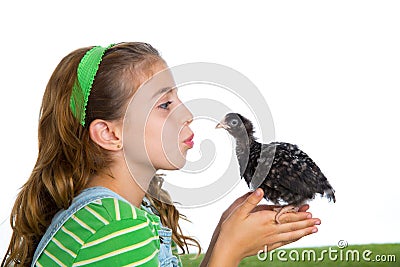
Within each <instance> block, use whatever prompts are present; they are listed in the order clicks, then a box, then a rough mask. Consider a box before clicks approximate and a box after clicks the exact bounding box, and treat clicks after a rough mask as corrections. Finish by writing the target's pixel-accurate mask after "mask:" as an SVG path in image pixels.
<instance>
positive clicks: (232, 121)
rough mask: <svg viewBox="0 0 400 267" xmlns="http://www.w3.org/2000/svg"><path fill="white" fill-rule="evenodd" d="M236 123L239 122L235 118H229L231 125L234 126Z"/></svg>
mask: <svg viewBox="0 0 400 267" xmlns="http://www.w3.org/2000/svg"><path fill="white" fill-rule="evenodd" d="M238 123H239V121H238V120H236V119H233V120H231V125H232V126H236V125H238Z"/></svg>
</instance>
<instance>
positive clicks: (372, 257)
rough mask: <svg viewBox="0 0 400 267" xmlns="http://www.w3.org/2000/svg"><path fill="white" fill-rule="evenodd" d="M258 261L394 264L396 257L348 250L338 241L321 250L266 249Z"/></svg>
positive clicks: (346, 244) (344, 242) (262, 251)
mask: <svg viewBox="0 0 400 267" xmlns="http://www.w3.org/2000/svg"><path fill="white" fill-rule="evenodd" d="M257 258H258V259H259V260H260V261H271V262H272V261H281V262H290V261H293V262H322V261H333V262H396V255H382V254H374V253H373V251H371V250H369V249H365V250H357V249H349V248H348V243H347V241H345V240H340V241H339V242H338V243H337V247H329V248H327V249H322V250H318V251H316V250H314V249H302V250H296V249H292V250H272V251H270V252H268V247H267V246H265V247H264V249H263V250H260V251H259V252H258V253H257Z"/></svg>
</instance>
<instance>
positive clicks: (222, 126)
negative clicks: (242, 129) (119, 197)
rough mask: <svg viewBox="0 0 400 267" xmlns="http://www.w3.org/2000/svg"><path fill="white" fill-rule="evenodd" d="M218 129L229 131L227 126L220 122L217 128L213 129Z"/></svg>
mask: <svg viewBox="0 0 400 267" xmlns="http://www.w3.org/2000/svg"><path fill="white" fill-rule="evenodd" d="M218 128H223V129H225V130H226V129H229V126H228V125H226V124H225V123H224V122H222V121H221V122H220V123H218V124H217V126H215V129H218Z"/></svg>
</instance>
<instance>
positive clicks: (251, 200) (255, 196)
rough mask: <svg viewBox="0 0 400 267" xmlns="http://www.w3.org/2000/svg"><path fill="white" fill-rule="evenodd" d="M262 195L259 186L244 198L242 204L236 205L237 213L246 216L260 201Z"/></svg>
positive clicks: (262, 192)
mask: <svg viewBox="0 0 400 267" xmlns="http://www.w3.org/2000/svg"><path fill="white" fill-rule="evenodd" d="M263 196H264V191H263V190H262V189H261V188H258V189H257V190H256V191H254V192H253V193H252V194H250V195H249V196H248V197H247V198H246V200H245V201H244V202H243V204H242V205H240V206H239V207H238V212H239V214H241V215H245V216H247V215H248V214H249V213H251V212H252V210H254V208H255V207H256V206H257V204H258V203H259V202H260V201H261V199H262V198H263Z"/></svg>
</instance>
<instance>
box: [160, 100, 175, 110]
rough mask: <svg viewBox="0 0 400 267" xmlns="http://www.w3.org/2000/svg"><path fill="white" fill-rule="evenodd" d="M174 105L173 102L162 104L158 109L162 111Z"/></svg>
mask: <svg viewBox="0 0 400 267" xmlns="http://www.w3.org/2000/svg"><path fill="white" fill-rule="evenodd" d="M171 104H172V101H167V102H165V103H162V104H161V105H159V106H158V107H159V108H161V109H168V106H169V105H171Z"/></svg>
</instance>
